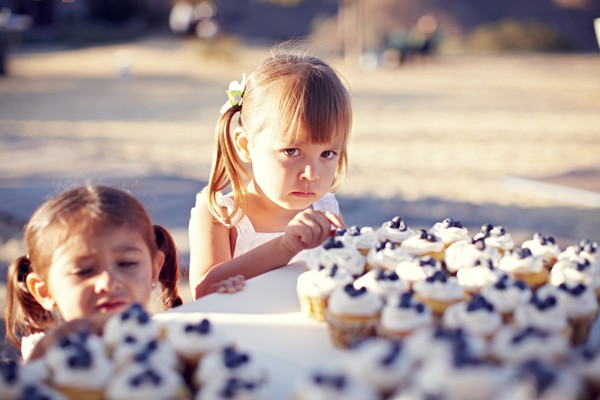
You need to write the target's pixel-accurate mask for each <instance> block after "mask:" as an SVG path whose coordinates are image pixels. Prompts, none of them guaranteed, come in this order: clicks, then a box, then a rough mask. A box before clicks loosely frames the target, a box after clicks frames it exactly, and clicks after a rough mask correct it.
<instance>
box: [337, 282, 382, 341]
mask: <svg viewBox="0 0 600 400" xmlns="http://www.w3.org/2000/svg"><path fill="white" fill-rule="evenodd" d="M382 307H383V300H382V299H381V297H380V296H379V295H377V294H375V293H373V292H370V291H369V290H367V288H365V287H361V288H358V289H357V288H355V287H354V286H353V285H352V284H348V285H346V286H344V287H343V288H342V287H340V288H337V289H335V290H334V291H333V293H331V297H330V298H329V304H328V307H327V310H326V312H325V320H326V321H327V325H328V327H329V333H330V337H331V341H332V342H333V344H334V345H335V346H337V347H342V348H350V347H353V346H354V345H355V344H356V343H358V342H359V341H360V340H363V339H366V338H368V337H371V336H375V327H376V325H377V321H378V320H379V315H380V312H381V308H382Z"/></svg>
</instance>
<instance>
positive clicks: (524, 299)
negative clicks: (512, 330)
mask: <svg viewBox="0 0 600 400" xmlns="http://www.w3.org/2000/svg"><path fill="white" fill-rule="evenodd" d="M481 294H482V295H483V296H484V297H485V298H486V299H487V301H489V302H490V303H492V304H493V305H494V307H495V308H496V310H498V312H499V313H500V315H501V316H502V319H503V320H504V322H512V321H513V313H514V311H515V309H516V308H517V307H519V306H520V305H522V304H526V303H528V302H529V300H530V299H531V295H532V291H531V289H530V288H529V286H527V284H526V283H525V282H523V281H519V280H515V279H513V278H511V277H510V276H508V275H506V274H505V275H502V276H501V277H500V278H499V279H498V282H496V283H494V284H492V285H487V286H484V287H482V288H481Z"/></svg>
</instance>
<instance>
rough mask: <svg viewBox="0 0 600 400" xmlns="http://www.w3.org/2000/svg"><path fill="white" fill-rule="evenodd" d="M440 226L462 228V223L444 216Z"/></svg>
mask: <svg viewBox="0 0 600 400" xmlns="http://www.w3.org/2000/svg"><path fill="white" fill-rule="evenodd" d="M442 226H443V227H444V228H446V229H448V228H463V224H462V223H461V222H460V221H454V220H453V219H452V218H446V219H445V220H443V221H442Z"/></svg>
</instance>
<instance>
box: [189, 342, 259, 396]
mask: <svg viewBox="0 0 600 400" xmlns="http://www.w3.org/2000/svg"><path fill="white" fill-rule="evenodd" d="M233 377H235V378H239V379H242V380H244V381H248V382H254V383H256V384H262V383H264V382H265V379H266V370H265V369H264V367H263V366H262V365H260V364H259V363H258V362H257V361H256V360H255V358H254V357H253V356H252V355H251V354H250V353H248V352H246V351H244V350H243V349H239V348H238V347H233V346H232V347H226V348H224V349H221V350H217V351H212V352H210V353H208V354H206V355H205V356H204V357H202V362H200V363H199V364H198V366H197V367H196V370H195V371H194V376H193V381H194V383H196V384H197V385H198V386H202V385H203V384H206V383H208V382H215V381H222V380H225V379H228V378H233Z"/></svg>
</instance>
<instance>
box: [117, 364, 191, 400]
mask: <svg viewBox="0 0 600 400" xmlns="http://www.w3.org/2000/svg"><path fill="white" fill-rule="evenodd" d="M106 398H107V399H109V400H143V399H163V400H185V399H189V398H190V393H189V391H188V389H187V386H186V384H185V382H184V380H183V378H182V376H181V374H179V373H178V372H177V371H175V370H173V369H170V368H167V367H163V366H160V365H149V364H144V363H134V364H129V365H127V366H126V367H124V368H123V369H121V370H120V371H119V373H118V374H115V376H114V377H112V379H111V380H110V382H109V383H108V385H107V388H106Z"/></svg>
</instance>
